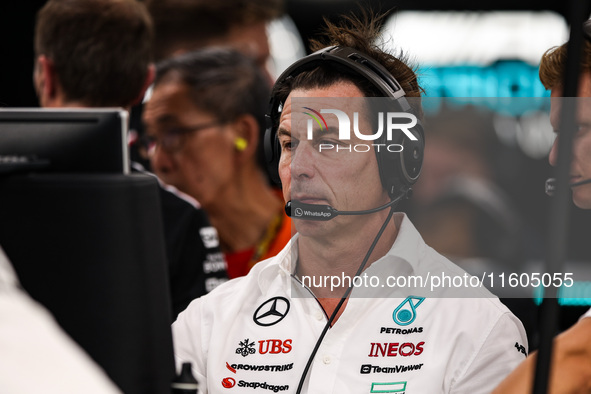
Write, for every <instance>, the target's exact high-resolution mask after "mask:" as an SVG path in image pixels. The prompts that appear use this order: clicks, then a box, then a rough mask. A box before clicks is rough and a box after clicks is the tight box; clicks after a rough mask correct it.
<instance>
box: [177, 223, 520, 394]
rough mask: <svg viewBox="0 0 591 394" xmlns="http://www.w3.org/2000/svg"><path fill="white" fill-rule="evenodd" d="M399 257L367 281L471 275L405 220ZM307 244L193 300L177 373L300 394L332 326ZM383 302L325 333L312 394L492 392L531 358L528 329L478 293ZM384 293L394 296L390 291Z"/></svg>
mask: <svg viewBox="0 0 591 394" xmlns="http://www.w3.org/2000/svg"><path fill="white" fill-rule="evenodd" d="M394 220H396V222H397V223H396V224H397V226H398V228H399V233H398V236H397V238H396V241H395V242H394V245H393V246H392V248H391V249H390V251H389V252H388V253H387V254H386V255H385V256H384V257H382V258H381V259H379V260H378V261H376V262H374V263H373V264H372V265H371V266H370V267H369V268H368V269H366V271H365V272H367V273H372V272H380V273H381V274H383V272H384V268H385V269H386V271H388V272H393V273H394V272H404V273H405V274H408V273H415V274H421V275H424V274H425V273H426V271H429V274H436V273H437V272H439V271H444V270H445V271H448V272H454V273H456V274H461V273H463V271H462V270H460V269H459V267H457V266H455V265H454V264H453V263H451V262H450V261H449V260H447V259H446V258H444V257H443V256H441V255H439V254H438V253H437V252H435V251H434V250H433V249H432V248H430V247H429V246H427V245H426V244H425V243H424V242H423V240H422V238H421V237H420V235H419V233H418V232H417V230H416V229H415V228H414V226H413V225H412V223H411V222H410V220H408V218H406V216H405V215H404V214H396V215H395V216H394ZM293 245H297V235H296V236H295V237H294V238H292V240H291V242H290V243H288V244H287V246H286V247H285V248H284V249H283V250H282V251H281V252H280V253H279V254H278V255H277V256H275V257H273V258H271V259H268V260H266V261H263V262H261V263H258V264H257V265H255V266H254V267H253V269H252V270H251V271H250V273H249V274H248V275H247V276H245V277H242V278H237V279H234V280H231V281H229V282H227V283H225V284H222V285H221V286H219V287H218V288H216V289H215V290H214V291H212V292H211V293H209V294H207V295H205V296H203V297H201V298H199V299H197V300H195V301H193V302H192V303H191V304H190V305H189V307H188V308H187V310H186V311H184V312H183V313H181V314H180V315H179V317H178V319H177V321H176V322H175V323H174V324H173V327H172V329H173V339H174V347H175V355H176V360H177V365H178V366H180V364H181V363H183V362H191V363H192V366H193V372H194V374H195V376H196V378H197V380H198V382H199V388H200V390H201V391H200V392H201V393H228V394H238V393H253V394H257V393H274V392H286V393H295V392H296V389H297V386H298V383H299V381H300V376H301V375H302V372H303V370H304V367H305V365H306V363H307V361H308V358H309V355H310V354H311V352H312V350H313V348H314V346H315V344H316V341H317V339H318V338H319V336H320V333H321V332H322V329H323V328H324V326H325V324H326V322H327V316H326V315H325V313H324V311H323V309H322V308H321V307H320V304H319V303H318V302H317V300H316V299H315V298H313V297H309V296H308V297H305V295H306V294H309V292H308V290H307V289H305V288H303V287H302V285H301V282H300V281H299V280H298V279H296V278H295V277H294V276H293V275H292V272H293V269H294V267H293V265H292V259H294V260H295V258H294V256H293V255H292V248H296V249H297V246H293ZM404 291H405V292H406V293H404V294H402V293H401V292H400V289H399V290H398V291H392V293H391V296H387V297H382V298H357V297H355V290H354V291H353V295H352V297H351V298H350V299H349V301H348V303H347V305H346V308H345V310H344V312H343V313H342V315H341V316H340V317H339V319H338V320H337V322H336V324H334V326H333V327H332V328H331V329H330V330H329V331H328V333H327V334H326V336H325V338H324V340H323V342H322V344H321V346H320V348H319V350H318V352H317V353H316V356H315V357H314V361H313V364H312V366H311V368H310V370H309V372H308V375H307V378H306V381H305V383H304V386H303V390H302V393H310V394H311V393H317V394H326V393H355V394H358V393H406V394H419V393H420V394H424V393H429V394H432V393H470V394H473V393H489V392H491V391H492V390H493V388H495V387H496V386H497V384H498V383H499V382H500V381H501V380H502V379H503V378H504V377H505V376H506V375H507V374H508V373H509V372H511V371H512V370H513V369H514V368H515V367H516V366H517V365H518V364H519V363H520V362H521V361H523V359H524V358H525V353H526V349H527V346H528V345H527V338H526V334H525V330H524V329H523V325H522V324H521V322H520V321H519V319H517V318H516V317H515V316H514V315H513V314H512V313H511V312H510V311H509V310H508V309H507V308H506V307H505V306H504V305H503V304H502V303H501V302H500V301H499V300H498V298H496V297H494V296H493V295H492V294H490V293H488V291H487V290H485V289H483V288H480V289H477V290H476V292H475V293H474V294H476V297H479V298H435V297H427V296H418V295H416V293H414V292H413V290H412V289H404ZM381 294H384V293H381Z"/></svg>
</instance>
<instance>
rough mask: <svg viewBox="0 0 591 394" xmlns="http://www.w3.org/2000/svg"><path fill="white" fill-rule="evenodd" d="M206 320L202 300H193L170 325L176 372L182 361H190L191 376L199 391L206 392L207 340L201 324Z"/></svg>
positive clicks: (204, 393)
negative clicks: (195, 381)
mask: <svg viewBox="0 0 591 394" xmlns="http://www.w3.org/2000/svg"><path fill="white" fill-rule="evenodd" d="M207 324H208V320H207V318H206V317H205V316H203V302H202V300H201V299H199V300H196V301H194V302H193V303H191V305H189V307H188V308H187V309H186V310H185V311H184V312H182V313H181V314H180V315H179V316H178V318H177V320H176V321H175V322H174V323H173V325H172V340H173V345H174V357H175V362H176V369H177V373H178V371H180V370H181V366H182V365H183V363H191V369H192V371H193V376H194V377H195V379H197V383H198V385H199V393H200V394H207V392H208V389H207V379H206V376H207V368H206V362H205V360H206V352H207V344H208V343H209V340H208V339H206V338H204V336H205V331H206V330H204V329H203V325H207Z"/></svg>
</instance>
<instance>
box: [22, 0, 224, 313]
mask: <svg viewBox="0 0 591 394" xmlns="http://www.w3.org/2000/svg"><path fill="white" fill-rule="evenodd" d="M151 40H152V21H151V19H150V15H149V13H148V11H147V9H146V7H145V5H144V4H143V3H142V2H138V1H135V0H50V1H48V2H47V3H46V4H45V6H44V7H43V8H42V9H41V10H40V11H39V13H38V14H37V23H36V28H35V70H34V76H33V79H34V85H35V90H36V92H37V95H38V97H39V102H40V104H41V106H42V107H54V108H55V107H61V108H72V107H122V108H124V109H126V110H128V111H129V110H130V108H131V106H132V105H134V104H136V103H138V102H139V101H140V100H141V99H142V97H143V96H144V92H145V91H146V89H147V88H148V86H149V85H150V84H151V83H152V80H153V79H154V66H153V65H152V64H151V59H152V56H151V52H152V50H151V43H152V41H151ZM160 199H161V204H162V218H163V225H164V234H163V236H164V239H165V243H166V252H167V258H168V267H169V280H170V289H171V299H172V311H173V316H172V317H173V320H174V318H175V317H176V315H177V314H178V313H179V312H181V311H182V310H184V309H185V308H186V306H187V305H188V304H189V303H190V302H191V301H192V300H193V299H195V298H197V297H199V296H201V295H203V294H206V293H207V292H208V291H211V290H212V289H213V288H214V287H215V286H217V285H218V284H219V283H221V282H223V281H225V280H227V275H226V271H225V262H224V260H223V255H222V254H221V252H220V250H219V244H218V240H217V235H216V233H215V229H214V228H212V227H211V225H210V224H209V221H208V219H207V216H206V214H205V212H204V211H203V210H201V209H196V207H195V202H194V201H192V200H191V199H189V198H187V197H185V196H183V195H181V194H180V193H177V192H176V191H174V190H171V189H170V188H167V189H165V188H164V186H162V187H161V188H160Z"/></svg>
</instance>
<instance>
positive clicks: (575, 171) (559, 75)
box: [495, 20, 591, 394]
mask: <svg viewBox="0 0 591 394" xmlns="http://www.w3.org/2000/svg"><path fill="white" fill-rule="evenodd" d="M583 29H584V33H585V35H586V37H587V40H586V42H585V43H584V45H583V53H582V58H581V69H580V72H581V74H580V76H579V87H578V94H577V95H578V97H579V99H577V106H578V111H577V120H576V121H577V126H578V129H577V131H576V133H575V134H574V136H573V156H572V161H571V167H570V172H569V176H570V187H571V190H572V193H573V194H572V198H573V203H574V204H575V205H576V206H577V207H579V208H581V209H591V111H590V110H589V109H590V108H591V20H589V21H587V22H586V23H585V24H584V27H583ZM567 45H568V43H567V44H563V45H561V46H560V47H557V48H551V49H549V50H548V51H547V52H546V53H545V54H544V56H543V57H542V61H541V63H540V80H541V81H542V83H543V84H544V86H545V87H546V89H549V90H551V92H552V93H551V97H552V102H551V109H550V122H551V123H552V127H553V128H554V130H555V132H556V139H555V141H554V144H553V145H552V150H551V151H550V155H549V161H550V164H552V165H553V166H555V165H557V159H558V157H557V156H558V143H559V140H560V138H559V137H560V132H559V124H560V108H561V105H560V103H561V100H560V97H562V83H563V82H562V81H563V77H564V70H565V67H566V51H567ZM590 317H591V309H590V310H589V311H587V312H586V313H585V314H584V315H583V316H582V317H581V319H580V320H579V321H578V322H577V323H576V324H575V325H573V326H572V327H571V328H569V329H568V330H566V331H565V332H563V333H562V334H560V335H558V336H557V337H556V338H555V340H554V350H553V359H552V365H551V375H550V379H549V384H548V387H549V389H548V393H590V392H591V319H590ZM536 355H537V353H532V355H531V356H530V357H528V358H527V360H525V361H524V362H523V363H522V364H521V365H519V367H518V368H517V369H515V371H513V372H512V373H511V374H510V375H509V376H508V377H507V378H506V379H505V380H504V381H503V382H502V383H501V384H500V385H499V387H497V389H496V390H495V393H499V394H500V393H530V392H531V391H532V385H533V381H534V371H535V365H536Z"/></svg>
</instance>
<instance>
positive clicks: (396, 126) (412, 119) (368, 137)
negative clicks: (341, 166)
mask: <svg viewBox="0 0 591 394" xmlns="http://www.w3.org/2000/svg"><path fill="white" fill-rule="evenodd" d="M304 109H306V110H308V111H310V112H303V113H304V114H306V115H308V116H310V117H311V119H308V122H307V138H308V140H312V139H314V132H313V129H314V122H316V124H318V126H319V127H320V131H321V132H325V131H327V130H328V124H327V122H326V119H325V118H324V116H322V114H332V115H335V116H336V117H337V120H338V124H339V133H338V139H339V141H348V140H350V139H351V120H350V119H349V116H348V115H347V114H346V113H345V112H344V111H341V110H338V109H321V110H320V111H316V110H315V109H312V108H310V107H304ZM377 116H378V130H377V131H375V132H373V133H370V134H368V133H362V132H361V131H360V130H359V113H358V112H354V113H353V133H354V134H355V136H356V137H357V138H359V139H360V140H362V141H375V140H377V139H379V138H381V137H382V135H383V134H384V131H385V132H386V140H387V141H392V139H393V138H392V135H393V133H394V131H402V132H403V133H404V134H405V135H406V137H407V138H409V139H410V140H412V141H417V137H415V136H414V135H413V134H412V133H411V132H410V129H412V128H413V127H414V126H416V124H417V117H416V116H415V115H414V114H411V113H407V112H386V113H384V112H378V114H377ZM401 119H406V120H408V122H407V123H398V122H399V121H400V120H401ZM372 147H373V148H375V149H376V150H377V151H380V150H381V149H384V150H387V151H388V152H402V150H403V146H402V145H400V144H371V145H369V144H355V145H352V146H347V147H343V146H339V144H328V143H323V144H319V145H318V151H319V152H322V151H327V150H336V151H340V150H347V151H349V152H351V151H352V150H353V151H355V152H368V151H369V150H370V149H371V148H372Z"/></svg>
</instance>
